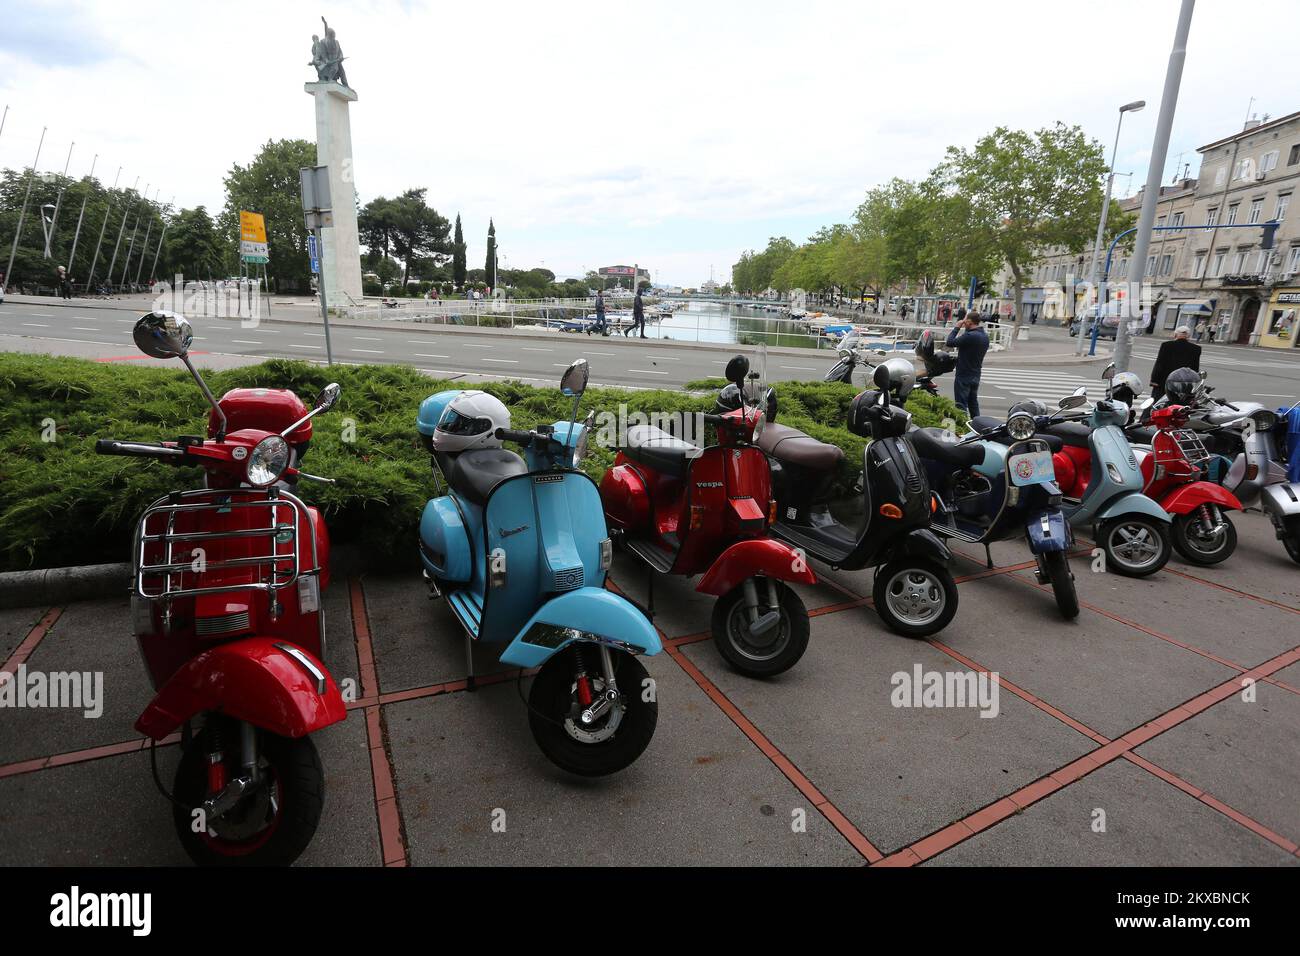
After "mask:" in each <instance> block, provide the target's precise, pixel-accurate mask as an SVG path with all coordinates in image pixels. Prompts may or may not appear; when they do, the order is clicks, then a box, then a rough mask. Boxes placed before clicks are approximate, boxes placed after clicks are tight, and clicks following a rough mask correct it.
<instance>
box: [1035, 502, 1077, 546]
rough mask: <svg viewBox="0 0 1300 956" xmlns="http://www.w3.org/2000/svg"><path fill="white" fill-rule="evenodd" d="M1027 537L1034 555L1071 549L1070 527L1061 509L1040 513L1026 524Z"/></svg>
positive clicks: (1051, 509)
mask: <svg viewBox="0 0 1300 956" xmlns="http://www.w3.org/2000/svg"><path fill="white" fill-rule="evenodd" d="M1025 536H1026V537H1027V538H1028V539H1029V550H1030V551H1031V552H1033V553H1034V554H1049V553H1052V552H1055V551H1068V550H1069V549H1070V525H1069V522H1067V521H1066V520H1065V515H1063V514H1062V513H1061V510H1060V509H1059V508H1050V509H1048V510H1045V511H1042V512H1039V513H1038V514H1036V515H1034V516H1033V517H1031V518H1030V519H1029V520H1028V521H1026V522H1025Z"/></svg>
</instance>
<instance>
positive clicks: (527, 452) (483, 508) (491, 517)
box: [418, 359, 662, 777]
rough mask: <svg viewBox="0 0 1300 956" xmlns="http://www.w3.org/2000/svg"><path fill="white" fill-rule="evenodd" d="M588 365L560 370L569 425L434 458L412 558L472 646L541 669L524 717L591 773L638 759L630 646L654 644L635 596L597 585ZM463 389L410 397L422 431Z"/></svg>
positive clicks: (638, 710) (650, 709) (652, 709)
mask: <svg viewBox="0 0 1300 956" xmlns="http://www.w3.org/2000/svg"><path fill="white" fill-rule="evenodd" d="M587 375H588V372H587V362H586V360H585V359H579V360H578V361H576V362H574V363H573V364H572V365H570V366H569V368H568V369H567V370H566V371H565V373H564V377H563V379H562V380H561V382H560V391H561V392H562V393H563V394H564V395H565V396H567V397H570V398H572V399H573V416H572V418H571V420H570V421H567V422H556V423H555V424H554V425H544V426H539V427H538V428H537V429H536V430H535V431H528V432H522V431H510V430H508V429H504V428H498V429H497V430H496V437H497V438H498V439H500V440H502V441H508V442H513V443H515V444H518V445H521V446H523V449H524V457H523V458H520V457H519V456H518V455H517V454H515V453H514V452H510V451H506V450H505V449H502V448H490V449H482V450H474V451H463V452H460V453H457V454H446V453H443V452H434V453H433V454H434V460H435V462H436V466H437V468H438V470H440V471H441V472H442V474H443V475H444V477H445V478H446V480H447V484H448V485H449V487H450V493H449V494H447V495H444V496H442V497H439V498H434V499H433V500H431V501H430V502H429V503H428V504H427V505H426V506H425V509H424V514H423V516H422V517H421V519H420V560H421V562H423V564H424V570H425V577H426V579H427V580H428V582H429V585H430V590H431V592H432V593H433V594H434V595H435V596H440V595H442V594H445V595H446V598H447V603H448V604H449V605H450V607H451V609H452V611H453V612H454V613H455V615H456V617H457V619H458V620H459V621H460V623H461V625H462V626H463V627H464V628H465V634H466V651H467V657H469V661H470V667H469V669H470V681H471V684H472V682H473V656H472V652H473V645H474V644H475V643H478V644H501V645H505V650H504V651H503V652H502V653H501V657H500V659H501V661H502V662H503V663H506V664H510V665H513V666H515V667H520V668H533V667H540V668H541V670H540V671H539V673H538V674H537V677H536V679H535V680H534V681H533V686H532V689H531V691H530V692H529V696H528V724H529V727H530V728H531V729H532V732H533V737H534V739H535V740H536V741H537V745H538V746H539V747H540V748H541V750H542V752H543V753H544V754H546V756H547V757H548V758H549V759H550V760H551V761H552V762H554V763H555V764H556V765H557V766H559V767H562V768H563V769H565V770H567V771H569V772H570V773H575V774H580V775H582V776H586V777H598V776H604V775H606V774H610V773H614V772H616V771H618V770H622V769H623V768H624V767H626V766H628V765H629V764H630V763H632V761H634V760H636V758H637V757H638V756H640V755H641V752H642V751H643V750H645V748H646V746H647V745H648V744H649V743H650V738H651V737H652V736H654V731H655V722H656V720H657V718H658V703H657V701H656V697H655V687H654V683H653V682H652V681H651V680H650V679H649V677H648V676H647V674H646V670H645V668H644V667H643V666H642V665H641V662H640V661H638V660H637V659H636V655H639V654H657V653H659V651H660V650H662V645H661V644H660V641H659V636H658V633H657V632H656V631H655V629H654V627H653V626H652V625H651V624H650V622H649V620H647V618H646V616H645V615H644V614H643V613H642V612H641V611H640V610H639V609H638V608H637V607H636V606H635V605H634V604H632V603H631V602H629V601H628V600H626V599H625V598H623V597H620V596H619V595H616V594H613V593H611V592H609V591H606V590H605V588H604V585H605V574H606V572H607V571H608V570H609V565H610V561H611V559H612V555H613V547H612V545H611V542H610V538H609V532H608V530H607V529H606V526H605V510H604V508H603V507H602V506H601V503H600V493H599V492H598V490H597V488H596V484H595V483H594V482H593V481H592V480H591V479H590V478H588V477H587V476H586V475H585V474H584V473H583V472H581V471H579V470H578V467H577V465H578V462H579V461H580V460H581V458H582V455H583V453H584V452H585V450H586V445H587V438H588V429H589V428H590V426H591V416H588V418H587V421H586V422H585V423H583V424H579V423H578V422H577V414H578V403H579V402H580V401H581V398H582V393H583V391H585V390H586V387H587ZM459 394H460V392H459V391H448V392H439V393H438V394H436V395H432V396H430V397H429V398H427V399H425V400H424V401H423V402H422V403H421V405H420V413H419V419H418V427H419V430H420V434H421V435H422V436H425V437H426V438H430V439H431V438H432V436H433V434H434V431H435V430H436V428H437V426H438V423H439V421H441V420H442V418H443V415H444V413H446V412H447V406H448V405H449V403H451V401H452V400H453V399H455V398H456V396H457V395H459Z"/></svg>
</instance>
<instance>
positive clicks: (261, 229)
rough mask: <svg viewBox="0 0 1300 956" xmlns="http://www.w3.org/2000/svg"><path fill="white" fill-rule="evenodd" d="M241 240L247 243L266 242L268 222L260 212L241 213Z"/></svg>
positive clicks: (241, 211)
mask: <svg viewBox="0 0 1300 956" xmlns="http://www.w3.org/2000/svg"><path fill="white" fill-rule="evenodd" d="M239 238H240V239H242V240H244V241H245V242H266V220H265V219H263V218H262V214H261V213H260V212H244V211H243V210H242V209H241V210H240V211H239Z"/></svg>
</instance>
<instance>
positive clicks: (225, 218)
mask: <svg viewBox="0 0 1300 956" xmlns="http://www.w3.org/2000/svg"><path fill="white" fill-rule="evenodd" d="M315 165H316V146H315V144H313V143H309V142H307V140H305V139H281V140H271V141H268V142H267V143H266V145H265V146H263V147H262V148H261V150H259V151H258V154H257V155H256V156H255V157H254V158H253V161H252V162H251V163H249V164H248V165H247V166H239V165H235V166H232V167H231V168H230V172H229V173H228V174H227V175H226V205H225V208H224V209H223V210H222V212H221V215H220V217H219V218H218V220H217V225H218V229H219V231H220V233H221V236H222V247H223V250H224V252H225V259H226V265H227V266H228V267H229V268H230V269H231V270H233V269H234V268H235V266H236V262H237V259H238V250H239V212H240V210H241V209H242V210H247V211H249V212H260V213H261V214H262V216H263V218H264V219H265V220H266V239H267V243H268V244H269V245H270V259H271V261H270V262H269V263H267V266H266V272H267V275H268V276H269V277H270V279H271V281H272V282H274V283H275V288H276V289H278V290H281V291H299V290H305V289H307V288H309V283H310V273H309V263H308V261H307V228H306V226H305V225H304V224H303V219H302V194H301V186H300V180H299V175H298V171H299V170H300V169H302V168H303V167H304V166H315Z"/></svg>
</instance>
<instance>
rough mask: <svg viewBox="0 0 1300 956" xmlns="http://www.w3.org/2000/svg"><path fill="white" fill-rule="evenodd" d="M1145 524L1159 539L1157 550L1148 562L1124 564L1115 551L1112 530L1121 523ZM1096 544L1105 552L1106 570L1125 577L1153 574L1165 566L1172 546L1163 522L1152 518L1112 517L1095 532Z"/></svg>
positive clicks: (1140, 576)
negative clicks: (1139, 564) (1134, 564)
mask: <svg viewBox="0 0 1300 956" xmlns="http://www.w3.org/2000/svg"><path fill="white" fill-rule="evenodd" d="M1133 524H1141V525H1145V526H1146V527H1147V528H1148V529H1149V530H1150V531H1152V532H1153V533H1154V534H1155V535H1156V540H1157V541H1159V550H1158V552H1157V554H1156V556H1155V558H1154V559H1152V560H1151V562H1150V563H1148V564H1144V565H1141V566H1138V567H1134V566H1132V565H1126V564H1125V563H1124V562H1123V561H1122V560H1121V559H1120V558H1119V557H1118V556H1117V555H1116V553H1115V550H1114V545H1113V542H1112V538H1113V536H1114V532H1115V530H1116V529H1117V528H1119V527H1120V526H1121V525H1133ZM1097 544H1098V545H1100V546H1101V549H1102V551H1104V552H1105V554H1106V570H1107V571H1114V572H1115V573H1116V574H1122V575H1123V576H1124V577H1126V578H1145V577H1148V576H1149V575H1152V574H1155V573H1156V572H1157V571H1159V570H1160V569H1161V568H1163V567H1164V566H1165V564H1166V563H1168V561H1169V556H1170V554H1171V553H1172V552H1173V546H1172V545H1171V544H1170V543H1169V532H1168V531H1167V530H1165V527H1164V524H1163V522H1160V523H1157V522H1156V520H1155V519H1153V518H1147V517H1137V518H1127V517H1126V518H1112V519H1111V520H1110V521H1107V522H1106V523H1105V524H1103V525H1102V526H1101V528H1100V529H1099V530H1098V533H1097Z"/></svg>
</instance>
